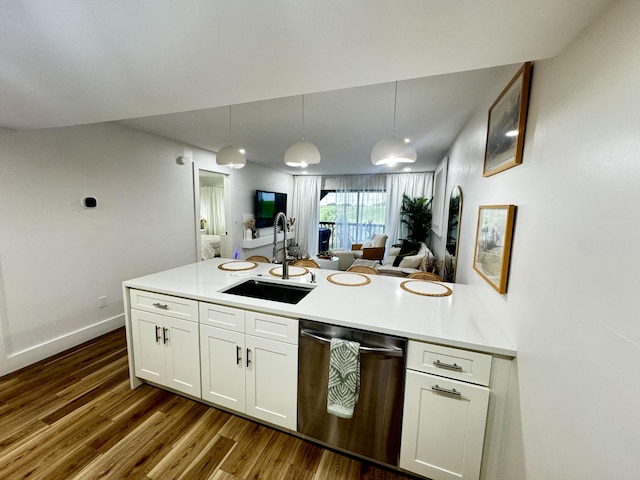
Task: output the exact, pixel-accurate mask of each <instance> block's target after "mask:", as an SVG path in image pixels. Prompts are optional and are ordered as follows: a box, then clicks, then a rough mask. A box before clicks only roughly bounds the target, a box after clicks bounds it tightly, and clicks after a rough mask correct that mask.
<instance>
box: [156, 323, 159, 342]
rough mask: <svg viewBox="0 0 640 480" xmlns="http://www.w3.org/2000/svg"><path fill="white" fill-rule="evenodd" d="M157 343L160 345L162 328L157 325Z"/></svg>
mask: <svg viewBox="0 0 640 480" xmlns="http://www.w3.org/2000/svg"><path fill="white" fill-rule="evenodd" d="M156 343H160V327H159V326H158V325H156Z"/></svg>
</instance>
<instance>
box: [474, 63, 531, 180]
mask: <svg viewBox="0 0 640 480" xmlns="http://www.w3.org/2000/svg"><path fill="white" fill-rule="evenodd" d="M530 84H531V62H527V63H525V64H524V65H523V66H522V67H521V68H520V70H518V73H516V75H515V76H514V77H513V78H512V79H511V81H510V82H509V84H508V85H507V86H506V87H505V89H504V90H503V91H502V93H500V95H499V96H498V98H497V99H496V101H495V102H493V105H491V108H489V121H488V126H487V144H486V148H485V153H484V169H483V171H482V176H483V177H488V176H490V175H494V174H496V173H498V172H502V171H504V170H506V169H508V168H511V167H515V166H516V165H520V164H521V163H522V149H523V146H524V130H525V125H526V122H527V107H528V106H529V85H530Z"/></svg>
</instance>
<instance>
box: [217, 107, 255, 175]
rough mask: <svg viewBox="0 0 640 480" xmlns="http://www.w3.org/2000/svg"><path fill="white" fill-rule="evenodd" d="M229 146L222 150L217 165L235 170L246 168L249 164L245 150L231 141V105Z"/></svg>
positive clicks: (218, 155)
mask: <svg viewBox="0 0 640 480" xmlns="http://www.w3.org/2000/svg"><path fill="white" fill-rule="evenodd" d="M229 144H230V145H227V146H226V147H224V148H221V149H220V151H219V152H218V154H217V155H216V163H217V164H218V165H222V166H224V167H229V168H233V169H239V168H242V167H244V166H245V165H246V163H247V159H246V158H245V156H244V150H242V149H240V148H238V147H236V146H234V145H233V142H232V141H231V105H229Z"/></svg>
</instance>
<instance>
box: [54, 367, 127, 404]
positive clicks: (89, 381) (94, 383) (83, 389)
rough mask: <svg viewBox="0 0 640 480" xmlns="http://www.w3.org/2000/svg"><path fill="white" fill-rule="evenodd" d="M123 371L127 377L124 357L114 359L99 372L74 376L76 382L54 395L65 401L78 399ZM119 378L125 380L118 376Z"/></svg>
mask: <svg viewBox="0 0 640 480" xmlns="http://www.w3.org/2000/svg"><path fill="white" fill-rule="evenodd" d="M123 371H126V372H127V376H128V363H127V358H126V357H122V356H120V357H115V358H114V359H113V361H111V362H109V363H108V364H107V365H104V366H102V368H100V369H99V370H96V371H95V372H92V373H90V374H89V375H87V376H82V377H81V376H79V375H76V376H75V377H76V378H80V380H78V381H77V382H75V383H73V384H72V385H69V386H68V387H66V388H63V389H62V390H60V391H59V392H57V393H56V395H58V396H59V397H61V398H64V399H66V400H73V399H74V398H77V397H80V396H82V395H84V394H86V393H88V392H90V391H91V390H93V389H94V388H96V387H100V386H102V385H103V383H104V379H105V378H111V377H113V376H114V375H117V374H119V373H120V374H121V373H122V372H123ZM120 378H125V377H123V376H120Z"/></svg>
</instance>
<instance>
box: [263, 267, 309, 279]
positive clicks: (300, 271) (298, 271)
mask: <svg viewBox="0 0 640 480" xmlns="http://www.w3.org/2000/svg"><path fill="white" fill-rule="evenodd" d="M269 273H270V274H271V275H273V276H274V277H280V278H282V267H274V268H272V269H271V270H269ZM307 273H309V270H307V269H306V268H305V267H296V266H293V265H289V276H290V277H301V276H302V275H306V274H307Z"/></svg>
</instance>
